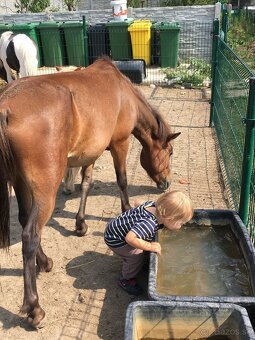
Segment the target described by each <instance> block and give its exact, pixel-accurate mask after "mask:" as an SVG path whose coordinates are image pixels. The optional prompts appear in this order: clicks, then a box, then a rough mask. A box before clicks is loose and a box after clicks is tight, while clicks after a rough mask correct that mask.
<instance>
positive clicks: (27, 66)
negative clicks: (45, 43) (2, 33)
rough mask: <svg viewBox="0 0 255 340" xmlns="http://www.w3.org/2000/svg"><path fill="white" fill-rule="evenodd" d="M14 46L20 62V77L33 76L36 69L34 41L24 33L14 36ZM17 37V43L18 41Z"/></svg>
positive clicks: (36, 57)
mask: <svg viewBox="0 0 255 340" xmlns="http://www.w3.org/2000/svg"><path fill="white" fill-rule="evenodd" d="M14 39H15V40H14V46H15V47H14V48H15V53H16V56H17V58H18V60H19V64H20V72H19V75H20V77H27V76H35V75H37V70H38V50H37V45H36V44H35V42H34V41H33V40H32V39H30V38H29V37H27V36H26V35H25V34H18V35H17V36H15V37H14ZM18 39H20V40H19V43H18Z"/></svg>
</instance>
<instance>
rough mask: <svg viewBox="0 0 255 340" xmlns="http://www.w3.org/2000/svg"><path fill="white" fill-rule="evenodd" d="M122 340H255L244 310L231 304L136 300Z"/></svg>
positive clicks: (129, 312) (129, 314)
mask: <svg viewBox="0 0 255 340" xmlns="http://www.w3.org/2000/svg"><path fill="white" fill-rule="evenodd" d="M124 339H125V340H138V339H139V340H140V339H155V340H156V339H172V340H175V339H176V340H177V339H178V340H179V339H190V340H192V339H232V340H254V339H255V333H254V330H253V328H252V325H251V321H250V319H249V316H248V314H247V311H246V310H245V308H242V307H240V306H237V305H234V304H224V303H222V304H217V303H207V304H206V303H188V302H186V303H185V302H167V301H161V302H158V301H137V302H132V303H131V304H129V306H128V309H127V312H126V323H125V336H124Z"/></svg>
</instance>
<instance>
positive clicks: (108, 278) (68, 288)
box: [0, 86, 226, 340]
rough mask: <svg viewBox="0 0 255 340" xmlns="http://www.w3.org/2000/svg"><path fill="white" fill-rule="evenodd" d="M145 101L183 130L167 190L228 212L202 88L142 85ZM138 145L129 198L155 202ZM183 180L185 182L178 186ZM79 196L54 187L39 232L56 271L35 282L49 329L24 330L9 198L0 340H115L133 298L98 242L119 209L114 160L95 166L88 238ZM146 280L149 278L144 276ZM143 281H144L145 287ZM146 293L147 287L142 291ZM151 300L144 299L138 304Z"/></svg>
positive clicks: (0, 269)
mask: <svg viewBox="0 0 255 340" xmlns="http://www.w3.org/2000/svg"><path fill="white" fill-rule="evenodd" d="M141 89H142V91H144V93H145V94H146V96H147V97H148V98H149V101H150V102H151V103H152V104H153V105H154V106H155V107H157V108H158V109H159V111H160V112H162V114H163V115H164V116H165V118H166V119H168V120H169V122H170V123H171V125H172V126H173V128H174V130H175V131H176V132H177V131H181V135H180V136H179V137H178V138H177V139H176V140H175V144H174V155H173V178H172V189H177V190H182V191H184V192H186V193H187V194H188V195H189V196H190V197H191V199H192V201H193V204H194V207H195V208H207V209H210V208H213V209H215V208H226V203H225V201H224V198H223V193H222V188H221V186H220V181H219V179H220V176H219V172H218V165H217V159H216V149H215V143H214V139H213V136H212V131H211V129H210V128H209V127H208V122H209V103H208V98H204V96H203V94H202V92H201V91H195V90H174V89H167V88H159V87H158V88H152V87H146V86H141ZM140 151H141V145H140V144H139V142H138V141H137V140H136V139H135V138H132V139H131V143H130V148H129V154H128V160H127V167H128V171H127V172H128V183H129V194H130V201H131V204H133V202H134V200H135V199H155V198H157V197H158V194H159V192H158V190H157V189H156V187H155V184H154V183H152V181H151V180H150V179H149V178H148V176H147V175H146V173H145V172H144V170H143V169H142V168H141V166H140V162H139V157H140ZM181 178H186V179H188V180H189V182H190V184H187V185H184V184H180V183H179V180H180V179H181ZM79 199H80V192H77V193H76V194H74V195H73V196H68V197H66V196H64V195H62V194H61V189H60V190H59V193H58V197H57V201H56V207H55V210H54V213H53V216H52V218H51V220H50V221H49V222H48V225H47V226H46V227H45V228H44V231H43V236H42V245H43V247H44V250H45V253H46V254H47V255H48V256H50V257H52V258H53V261H54V266H53V270H52V271H51V272H50V273H47V274H40V275H39V276H38V279H37V286H38V292H39V296H40V303H41V305H42V307H43V308H44V309H45V312H46V315H47V323H46V326H45V327H44V328H42V329H40V330H38V331H37V332H35V331H29V330H27V329H26V327H25V326H24V324H23V323H22V322H21V319H20V318H19V317H18V316H17V312H18V308H19V306H20V305H21V303H22V296H23V279H22V256H21V237H20V234H21V228H20V226H19V224H18V222H17V206H16V204H15V200H14V199H13V206H12V212H11V217H12V219H11V231H12V233H11V244H12V245H11V247H10V252H9V253H8V254H7V253H5V252H2V253H1V262H0V277H1V280H0V339H6V340H14V339H19V340H44V339H48V340H73V339H77V340H78V339H82V340H87V339H89V340H94V339H95V340H97V339H103V340H120V339H123V334H124V325H125V315H126V308H127V306H128V304H129V303H130V302H132V301H134V299H133V297H131V296H129V295H128V294H126V293H125V292H123V291H122V290H121V289H120V288H119V287H117V285H116V281H117V278H118V276H119V273H120V268H121V263H120V260H119V258H118V257H117V256H113V254H112V253H111V252H110V251H109V249H108V248H107V247H106V245H105V243H104V241H103V232H104V229H105V225H106V223H107V221H108V220H109V219H110V218H112V217H113V216H116V215H117V214H118V213H119V212H120V199H119V192H118V188H117V185H116V179H115V174H114V170H113V164H112V158H111V156H110V153H109V152H105V153H104V154H103V155H102V156H101V157H100V159H99V160H98V162H97V163H96V166H95V171H94V187H93V189H92V190H91V193H90V196H89V198H88V202H87V211H86V212H87V220H88V223H89V225H90V234H89V235H87V236H86V237H84V238H78V237H77V236H75V235H74V232H73V230H74V218H75V215H76V212H77V208H78V204H79ZM143 278H144V279H145V280H146V273H145V274H144V276H143ZM145 283H146V282H145ZM145 288H146V287H145ZM138 299H139V300H145V299H148V297H147V295H146V294H144V296H142V297H140V298H136V300H138Z"/></svg>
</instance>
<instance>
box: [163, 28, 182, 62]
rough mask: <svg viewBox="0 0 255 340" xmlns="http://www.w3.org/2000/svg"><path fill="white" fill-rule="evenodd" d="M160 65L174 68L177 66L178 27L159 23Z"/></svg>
mask: <svg viewBox="0 0 255 340" xmlns="http://www.w3.org/2000/svg"><path fill="white" fill-rule="evenodd" d="M158 28H159V30H160V65H161V67H171V68H175V67H176V66H177V64H178V54H179V36H180V29H181V28H180V25H179V24H178V23H166V22H165V23H164V22H162V23H160V25H159V26H158Z"/></svg>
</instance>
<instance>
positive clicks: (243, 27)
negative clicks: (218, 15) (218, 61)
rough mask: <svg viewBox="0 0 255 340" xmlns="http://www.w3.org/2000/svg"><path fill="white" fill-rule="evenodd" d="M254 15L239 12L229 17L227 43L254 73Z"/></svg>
mask: <svg viewBox="0 0 255 340" xmlns="http://www.w3.org/2000/svg"><path fill="white" fill-rule="evenodd" d="M254 19H255V17H254V15H251V13H249V12H246V11H239V12H238V13H237V14H236V15H233V16H231V18H230V25H229V31H228V35H227V42H228V44H229V46H230V47H231V48H232V49H233V50H234V51H235V53H236V54H237V55H238V56H239V57H240V58H241V59H242V60H243V61H244V62H245V63H246V64H247V65H248V66H249V67H250V68H251V69H252V70H253V71H255V24H254Z"/></svg>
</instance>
